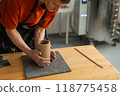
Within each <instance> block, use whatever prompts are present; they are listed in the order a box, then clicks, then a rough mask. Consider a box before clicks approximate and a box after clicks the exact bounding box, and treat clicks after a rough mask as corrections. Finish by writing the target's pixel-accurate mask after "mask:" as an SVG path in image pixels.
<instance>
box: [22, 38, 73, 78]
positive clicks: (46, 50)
mask: <svg viewBox="0 0 120 96" xmlns="http://www.w3.org/2000/svg"><path fill="white" fill-rule="evenodd" d="M50 46H51V45H50V41H49V40H41V41H40V43H39V44H38V50H39V51H40V52H41V56H42V57H44V58H50ZM55 53H56V57H57V59H56V60H55V61H53V62H51V64H50V65H49V66H46V67H44V68H43V67H40V66H38V65H37V64H36V63H35V62H34V61H33V60H32V59H31V58H29V57H28V56H27V55H25V56H22V60H23V64H24V70H25V73H26V77H27V78H28V79H29V78H34V77H41V76H47V75H52V74H58V73H64V72H70V71H71V69H70V68H69V66H68V65H67V63H66V62H65V60H64V59H63V58H62V56H61V55H60V53H59V52H58V51H56V52H55Z"/></svg>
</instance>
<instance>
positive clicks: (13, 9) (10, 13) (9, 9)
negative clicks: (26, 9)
mask: <svg viewBox="0 0 120 96" xmlns="http://www.w3.org/2000/svg"><path fill="white" fill-rule="evenodd" d="M19 1H20V0H7V3H6V6H5V8H4V9H3V10H4V11H3V12H2V14H1V24H2V25H3V26H4V27H5V28H8V29H15V28H17V25H18V19H19V13H20V5H19V4H20V3H19Z"/></svg>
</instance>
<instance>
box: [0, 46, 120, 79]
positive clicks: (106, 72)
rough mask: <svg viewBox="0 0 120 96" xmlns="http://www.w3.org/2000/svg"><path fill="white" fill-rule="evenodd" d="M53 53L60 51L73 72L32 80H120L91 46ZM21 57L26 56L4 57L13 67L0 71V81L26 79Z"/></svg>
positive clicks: (118, 75)
mask: <svg viewBox="0 0 120 96" xmlns="http://www.w3.org/2000/svg"><path fill="white" fill-rule="evenodd" d="M74 48H78V49H80V50H81V51H82V52H84V53H85V54H86V55H88V56H89V57H90V58H92V59H93V60H94V61H95V62H97V63H99V64H101V65H102V66H103V67H104V68H100V67H98V66H96V65H95V64H94V63H93V62H91V61H90V60H89V59H87V58H86V57H84V56H83V55H82V54H80V53H79V52H77V51H76V50H75V49H74ZM52 51H59V53H60V54H61V56H62V57H63V58H64V60H65V61H66V63H67V64H68V65H69V67H70V68H71V70H72V72H68V73H62V74H56V75H50V76H44V77H38V78H33V79H30V80H120V73H119V72H118V71H117V70H116V69H115V68H114V66H112V64H110V63H109V62H108V61H107V60H106V59H105V57H104V56H103V55H102V54H101V53H100V52H99V51H97V49H96V48H95V47H93V46H91V45H87V46H77V47H69V48H58V49H52ZM21 55H25V54H24V53H22V52H21V53H11V54H4V55H3V56H4V60H6V59H8V60H9V62H10V63H11V66H8V67H3V68H1V69H0V79H8V80H9V79H12V80H15V79H19V80H20V79H26V77H25V72H24V68H23V64H22V60H21Z"/></svg>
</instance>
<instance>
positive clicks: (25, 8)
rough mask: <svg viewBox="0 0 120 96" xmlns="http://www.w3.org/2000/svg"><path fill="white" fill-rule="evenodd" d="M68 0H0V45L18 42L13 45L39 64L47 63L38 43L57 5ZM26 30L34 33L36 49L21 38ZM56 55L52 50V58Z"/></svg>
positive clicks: (57, 7)
mask: <svg viewBox="0 0 120 96" xmlns="http://www.w3.org/2000/svg"><path fill="white" fill-rule="evenodd" d="M69 2H70V0H1V1H0V7H1V8H0V36H1V37H0V39H1V44H0V46H1V49H2V47H3V49H7V48H4V47H6V46H8V45H9V46H11V47H13V46H14V45H15V46H17V47H15V49H20V50H22V51H23V52H24V53H26V54H27V55H28V56H29V57H31V58H32V59H33V60H34V61H35V62H36V63H37V64H38V65H39V66H43V67H44V66H47V65H49V64H50V58H43V57H41V56H40V54H41V53H40V52H38V51H37V47H38V43H39V42H40V41H41V40H43V39H44V35H45V28H49V27H50V25H51V22H52V21H53V19H54V17H55V15H56V13H57V11H58V10H59V8H60V7H61V6H65V5H66V4H68V3H69ZM46 10H47V11H46ZM41 18H42V19H43V18H44V20H43V21H42V23H40V21H41ZM27 32H28V33H29V34H33V35H34V37H35V49H32V48H30V47H29V46H28V45H27V44H26V42H25V41H24V40H23V37H22V35H23V34H25V33H27ZM33 35H32V36H33ZM28 37H29V35H28ZM30 39H32V38H30ZM2 40H3V42H2ZM11 41H12V42H11ZM8 42H9V43H8ZM9 46H8V47H9ZM1 49H0V50H1ZM6 53H7V52H6ZM55 59H56V56H55V53H54V52H51V60H55Z"/></svg>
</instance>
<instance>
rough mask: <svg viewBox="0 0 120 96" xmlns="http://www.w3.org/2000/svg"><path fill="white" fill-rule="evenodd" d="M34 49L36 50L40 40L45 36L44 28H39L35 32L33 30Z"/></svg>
mask: <svg viewBox="0 0 120 96" xmlns="http://www.w3.org/2000/svg"><path fill="white" fill-rule="evenodd" d="M34 35H35V47H36V49H38V44H39V42H40V41H41V40H44V36H45V28H41V27H38V28H37V29H36V30H35V34H34Z"/></svg>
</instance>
